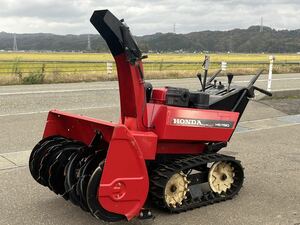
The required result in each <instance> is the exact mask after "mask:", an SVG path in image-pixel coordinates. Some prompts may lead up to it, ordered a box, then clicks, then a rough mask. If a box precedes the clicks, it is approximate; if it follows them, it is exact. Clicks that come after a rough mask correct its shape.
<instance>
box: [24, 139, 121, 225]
mask: <svg viewBox="0 0 300 225" xmlns="http://www.w3.org/2000/svg"><path fill="white" fill-rule="evenodd" d="M106 151H107V149H98V150H97V149H95V148H93V147H89V146H87V145H86V144H84V143H82V142H80V141H76V140H71V139H68V138H64V137H61V136H51V137H47V138H45V139H43V140H41V141H40V142H39V143H38V144H37V145H36V146H35V147H34V149H33V150H32V152H31V155H30V158H29V169H30V173H31V175H32V177H33V178H34V179H35V180H36V181H37V182H38V183H40V184H42V185H43V186H46V187H48V188H49V189H50V190H51V191H53V192H54V193H55V194H57V195H61V196H62V197H63V198H65V199H66V200H70V201H71V202H72V203H73V204H74V205H77V206H79V207H81V208H82V209H83V210H84V211H87V212H90V213H91V214H92V215H94V216H95V217H97V218H101V219H103V220H106V221H117V220H120V219H123V218H124V216H121V215H117V214H113V213H110V212H108V211H106V210H105V209H103V208H102V206H101V205H100V203H99V202H98V199H97V190H98V186H99V184H100V179H101V174H102V173H101V171H102V170H103V165H104V162H105V157H106ZM93 174H94V176H93V179H91V176H92V175H93Z"/></svg>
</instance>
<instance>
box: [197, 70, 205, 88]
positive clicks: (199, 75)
mask: <svg viewBox="0 0 300 225" xmlns="http://www.w3.org/2000/svg"><path fill="white" fill-rule="evenodd" d="M197 77H198V79H199V81H200V84H201V88H202V90H203V89H204V87H203V82H202V75H201V73H198V74H197Z"/></svg>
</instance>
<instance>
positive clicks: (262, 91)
mask: <svg viewBox="0 0 300 225" xmlns="http://www.w3.org/2000/svg"><path fill="white" fill-rule="evenodd" d="M253 88H254V89H255V90H257V91H259V92H261V93H263V94H265V95H268V96H270V97H271V96H272V93H271V92H269V91H267V90H264V89H261V88H258V87H255V86H253Z"/></svg>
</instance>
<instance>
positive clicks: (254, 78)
mask: <svg viewBox="0 0 300 225" xmlns="http://www.w3.org/2000/svg"><path fill="white" fill-rule="evenodd" d="M264 70H265V69H262V70H260V71H259V72H258V73H257V74H256V75H255V76H254V77H253V78H252V79H251V80H250V82H249V84H248V88H251V87H252V86H253V84H254V83H255V82H256V81H257V79H258V78H259V76H260V75H261V74H262V73H263V72H264Z"/></svg>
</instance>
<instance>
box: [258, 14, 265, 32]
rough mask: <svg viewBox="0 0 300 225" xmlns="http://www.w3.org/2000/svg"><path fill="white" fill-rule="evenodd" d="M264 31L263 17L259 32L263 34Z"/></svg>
mask: <svg viewBox="0 0 300 225" xmlns="http://www.w3.org/2000/svg"><path fill="white" fill-rule="evenodd" d="M263 31H264V18H263V17H261V18H260V29H259V32H263Z"/></svg>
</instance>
